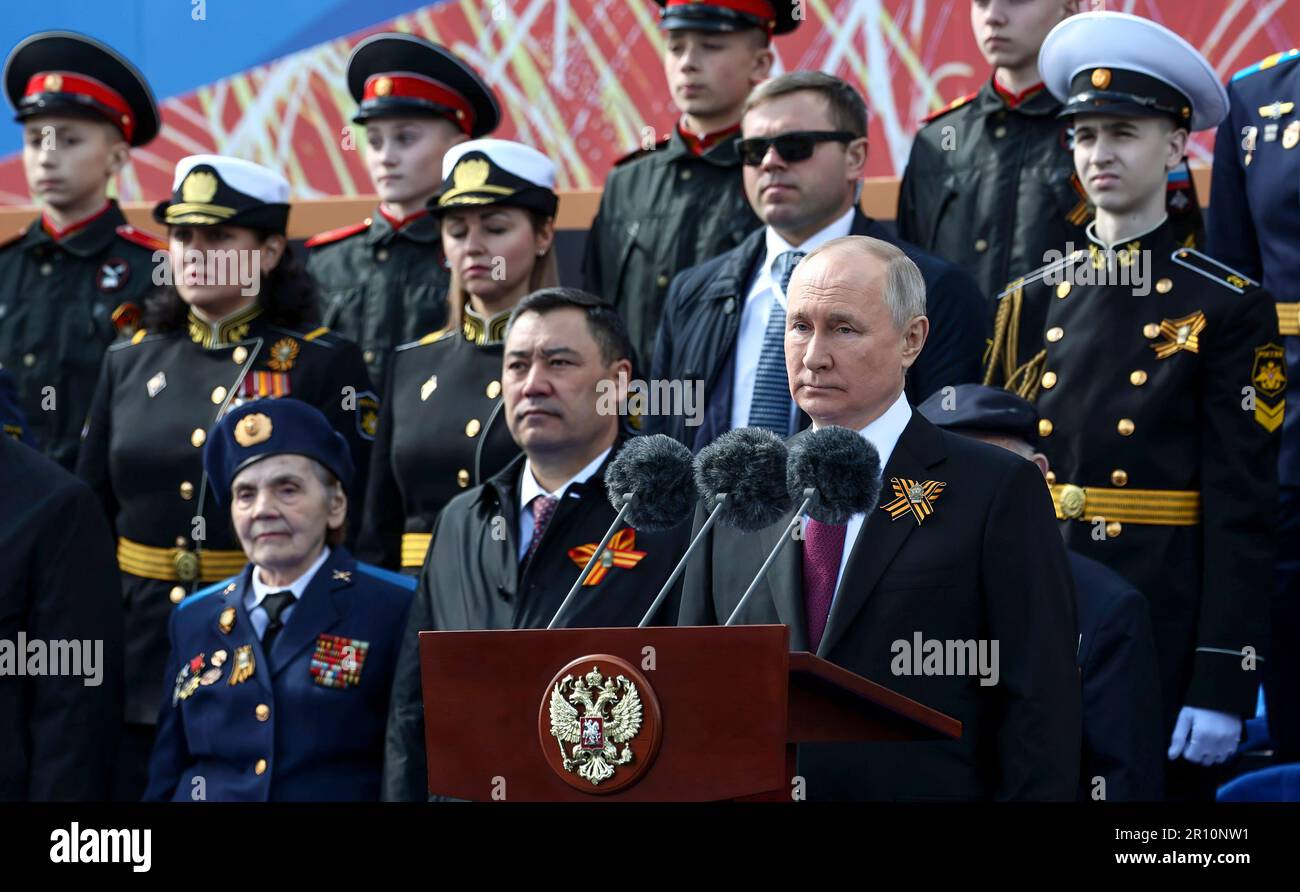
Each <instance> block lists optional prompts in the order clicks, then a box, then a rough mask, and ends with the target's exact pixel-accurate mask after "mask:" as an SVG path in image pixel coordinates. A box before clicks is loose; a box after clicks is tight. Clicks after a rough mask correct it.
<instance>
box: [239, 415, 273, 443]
mask: <svg viewBox="0 0 1300 892" xmlns="http://www.w3.org/2000/svg"><path fill="white" fill-rule="evenodd" d="M269 439H271V419H270V418H268V417H267V416H265V415H263V414H262V413H261V412H255V413H253V414H252V415H248V416H246V417H244V418H242V419H240V421H239V423H238V424H237V425H235V442H236V443H238V444H239V445H240V446H243V447H245V448H247V447H249V446H256V445H257V444H258V443H265V442H266V441H267V440H269Z"/></svg>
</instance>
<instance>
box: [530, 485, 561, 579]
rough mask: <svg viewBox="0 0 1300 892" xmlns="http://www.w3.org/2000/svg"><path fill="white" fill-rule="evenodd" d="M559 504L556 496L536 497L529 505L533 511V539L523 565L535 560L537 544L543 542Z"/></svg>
mask: <svg viewBox="0 0 1300 892" xmlns="http://www.w3.org/2000/svg"><path fill="white" fill-rule="evenodd" d="M558 504H560V500H559V499H557V498H556V497H555V496H534V497H533V500H532V502H530V503H529V506H530V507H531V508H532V509H533V538H532V541H530V542H529V543H528V553H527V554H525V555H524V560H523V563H525V564H526V563H528V562H529V561H530V560H532V559H533V552H535V551H537V544H538V543H539V542H541V541H542V533H544V532H546V525H547V524H548V523H550V522H551V515H552V514H554V513H555V506H556V505H558Z"/></svg>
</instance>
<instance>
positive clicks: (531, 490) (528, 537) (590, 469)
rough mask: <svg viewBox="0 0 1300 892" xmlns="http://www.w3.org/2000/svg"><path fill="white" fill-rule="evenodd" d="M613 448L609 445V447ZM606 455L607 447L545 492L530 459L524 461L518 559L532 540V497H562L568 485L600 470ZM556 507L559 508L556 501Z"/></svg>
mask: <svg viewBox="0 0 1300 892" xmlns="http://www.w3.org/2000/svg"><path fill="white" fill-rule="evenodd" d="M613 448H614V447H612V446H611V447H610V449H613ZM607 455H609V449H606V450H605V451H604V452H602V453H601V454H600V455H598V456H596V457H595V458H594V459H592V461H591V464H589V465H587V466H586V467H585V468H583V469H582V470H581V471H579V472H578V473H576V474H574V475H573V476H572V477H570V478H569V479H568V480H566V481H565V482H564V485H563V486H561V487H560V488H559V489H557V490H556V491H555V492H547V491H546V489H545V488H543V486H542V485H541V484H540V483H538V482H537V478H536V477H534V476H533V463H532V459H527V460H525V461H524V470H523V477H521V478H520V480H519V560H521V561H522V560H523V559H524V555H525V554H527V553H528V546H529V545H531V544H532V541H533V509H532V508H531V507H530V505H531V504H532V501H533V499H535V498H537V497H538V496H554V497H555V498H556V499H557V500H559V499H562V498H564V493H565V492H566V491H567V490H568V489H569V487H570V486H572V485H573V484H575V483H586V482H587V481H588V480H589V479H591V475H592V474H594V473H596V472H597V471H598V470H600V466H601V464H603V463H604V461H605V456H607ZM556 509H557V510H558V509H559V503H558V501H557V503H556Z"/></svg>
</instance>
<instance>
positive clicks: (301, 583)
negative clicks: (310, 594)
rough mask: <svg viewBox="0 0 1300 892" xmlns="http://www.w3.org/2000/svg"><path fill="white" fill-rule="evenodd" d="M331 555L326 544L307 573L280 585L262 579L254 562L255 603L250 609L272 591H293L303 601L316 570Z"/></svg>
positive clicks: (295, 596)
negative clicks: (272, 584)
mask: <svg viewBox="0 0 1300 892" xmlns="http://www.w3.org/2000/svg"><path fill="white" fill-rule="evenodd" d="M329 556H330V547H329V546H328V545H326V546H325V547H324V548H322V549H321V553H320V557H318V558H316V563H314V564H312V565H311V566H310V567H308V568H307V572H306V573H304V574H302V575H301V576H299V577H298V578H297V579H295V580H294V581H293V582H291V583H289V584H288V585H278V586H274V587H272V586H269V585H267V584H266V583H265V582H263V581H262V576H261V570H259V569H258V567H257V565H256V564H254V565H253V603H252V606H250V607H249V608H248V609H249V610H252V609H254V608H255V607H257V606H258V605H260V604H261V603H262V599H263V598H265V597H266V596H267V595H269V594H271V592H284V591H290V592H293V596H294V598H296V599H297V600H298V601H301V600H302V595H303V592H305V591H307V586H309V585H311V581H312V579H313V578H314V577H315V576H316V571H318V570H319V569H320V568H321V567H322V566H324V564H325V561H327V560H329ZM295 603H296V601H295Z"/></svg>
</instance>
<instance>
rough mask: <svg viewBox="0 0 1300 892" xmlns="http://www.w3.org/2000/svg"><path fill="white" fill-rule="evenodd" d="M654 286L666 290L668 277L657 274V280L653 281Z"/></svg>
mask: <svg viewBox="0 0 1300 892" xmlns="http://www.w3.org/2000/svg"><path fill="white" fill-rule="evenodd" d="M655 284H656V285H658V286H659V287H660V288H667V287H668V277H667V276H665V275H664V274H662V273H660V274H659V278H657V279H655Z"/></svg>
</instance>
